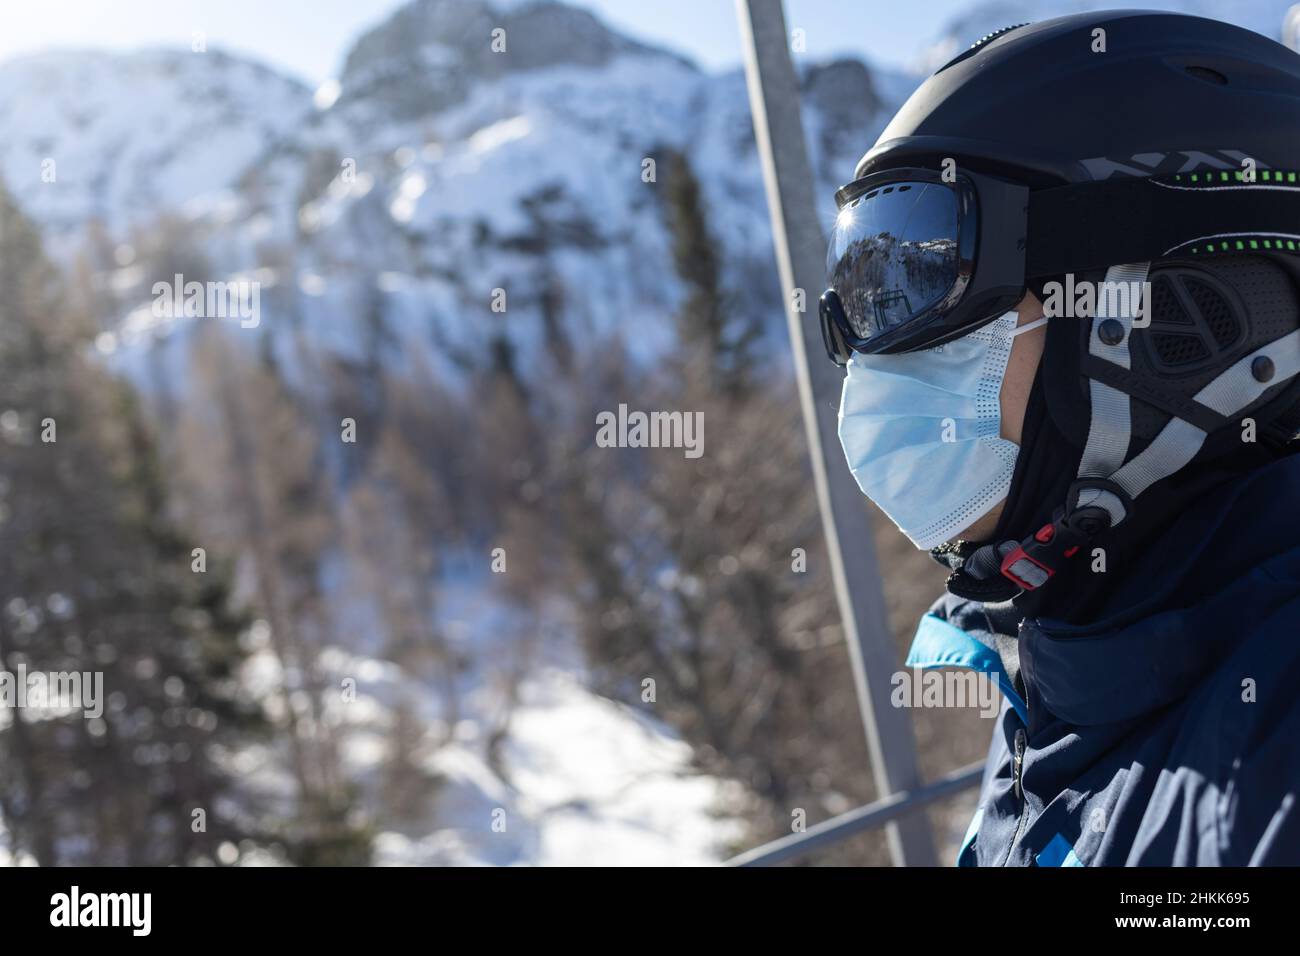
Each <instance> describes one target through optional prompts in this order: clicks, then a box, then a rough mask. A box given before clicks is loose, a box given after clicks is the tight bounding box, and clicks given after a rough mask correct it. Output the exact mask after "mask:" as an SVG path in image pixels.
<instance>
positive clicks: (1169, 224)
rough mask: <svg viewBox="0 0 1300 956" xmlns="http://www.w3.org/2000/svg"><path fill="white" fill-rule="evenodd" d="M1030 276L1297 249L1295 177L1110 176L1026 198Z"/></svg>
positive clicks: (1299, 182)
mask: <svg viewBox="0 0 1300 956" xmlns="http://www.w3.org/2000/svg"><path fill="white" fill-rule="evenodd" d="M1026 231H1027V239H1026V245H1025V274H1026V276H1029V277H1031V278H1039V277H1042V276H1055V275H1063V274H1065V273H1080V272H1087V271H1090V270H1097V269H1104V268H1106V267H1108V266H1109V265H1111V264H1113V263H1116V262H1148V261H1151V260H1153V259H1160V258H1165V257H1168V256H1171V255H1210V254H1214V253H1220V252H1259V251H1277V252H1300V176H1298V175H1297V174H1296V173H1292V172H1284V171H1276V170H1257V171H1256V172H1255V181H1254V182H1246V181H1245V179H1244V174H1242V173H1239V172H1236V173H1230V172H1227V171H1214V172H1207V173H1180V174H1178V175H1175V176H1164V177H1154V178H1149V179H1147V178H1123V179H1106V180H1102V181H1100V182H1091V183H1078V184H1075V185H1071V186H1056V187H1053V188H1050V189H1042V190H1037V191H1034V192H1031V193H1030V194H1029V208H1028V222H1027V228H1026Z"/></svg>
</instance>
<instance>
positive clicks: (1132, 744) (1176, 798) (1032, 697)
mask: <svg viewBox="0 0 1300 956" xmlns="http://www.w3.org/2000/svg"><path fill="white" fill-rule="evenodd" d="M994 619H995V615H993V614H992V613H991V609H990V608H989V607H987V606H985V605H983V604H978V603H975V602H970V601H964V600H962V599H960V598H956V597H953V596H951V595H948V596H945V597H944V598H943V599H942V600H940V601H939V602H938V603H937V604H936V605H935V606H934V607H933V608H932V609H931V611H930V613H929V614H927V615H926V616H925V618H923V619H922V622H921V626H920V628H919V630H918V632H917V635H916V639H915V641H914V643H913V646H912V650H911V653H910V654H909V656H908V664H909V665H910V666H912V667H943V666H959V667H969V668H974V669H977V670H980V671H983V672H986V673H987V674H989V675H990V676H995V677H997V679H998V681H999V685H1000V686H1001V688H1002V692H1003V698H1004V701H1003V706H1002V710H1001V713H1000V715H999V716H998V717H997V719H996V729H995V731H994V733H993V743H992V746H991V748H990V751H989V756H988V764H987V766H986V768H985V772H984V780H983V784H982V786H981V790H980V796H979V804H978V809H977V810H976V812H975V816H974V819H973V820H972V821H971V825H970V829H969V831H968V832H967V836H966V840H965V842H964V844H963V846H962V849H961V851H960V854H959V857H958V864H959V865H978V866H1123V865H1127V866H1137V865H1174V866H1245V865H1300V807H1298V806H1297V799H1298V798H1300V456H1291V457H1288V458H1284V459H1281V460H1279V461H1277V462H1276V463H1274V464H1270V465H1269V466H1267V467H1265V468H1262V469H1260V470H1258V471H1256V472H1253V473H1252V474H1251V475H1249V476H1248V477H1246V478H1244V479H1242V480H1241V481H1238V482H1235V483H1233V484H1232V485H1230V486H1228V487H1225V488H1223V489H1221V490H1220V491H1218V492H1215V493H1214V494H1212V495H1210V496H1209V497H1208V498H1206V499H1203V500H1198V501H1197V502H1196V503H1195V505H1193V506H1192V507H1190V508H1189V509H1188V510H1187V511H1186V512H1185V513H1183V514H1182V515H1180V516H1179V517H1178V518H1177V519H1176V520H1175V522H1174V523H1173V524H1172V525H1171V526H1170V527H1169V529H1168V531H1167V532H1166V533H1165V534H1164V535H1163V536H1161V537H1160V539H1159V540H1158V541H1156V542H1155V543H1154V544H1153V545H1152V546H1151V548H1150V550H1149V552H1148V553H1147V556H1146V558H1145V559H1144V560H1143V561H1142V562H1141V573H1140V574H1138V575H1131V576H1129V577H1128V578H1127V579H1126V580H1124V581H1122V582H1116V585H1115V587H1114V588H1113V589H1112V590H1111V595H1110V597H1109V598H1108V599H1107V601H1106V604H1105V608H1104V611H1103V613H1101V614H1099V615H1097V616H1096V618H1095V620H1094V621H1093V622H1092V623H1089V624H1086V625H1082V626H1080V625H1077V624H1075V625H1067V624H1064V623H1062V622H1058V621H1053V620H1051V619H1050V618H1046V617H1040V618H1024V619H1023V620H1021V621H1020V624H1019V634H1018V640H1017V641H1016V645H1017V647H1018V654H1019V660H1018V666H1019V673H1020V680H1019V681H1017V682H1016V684H1015V686H1013V684H1012V682H1011V681H1010V680H1009V679H1008V677H1007V670H1008V668H1007V667H1005V666H1004V663H1003V658H1002V657H1001V656H1000V655H999V654H998V653H997V651H996V650H995V646H996V644H997V641H996V640H995V639H994V638H993V637H992V634H993V632H994V630H995V629H994V627H993V624H992V622H993V620H994ZM1004 643H1005V642H1004ZM1017 687H1019V688H1020V689H1022V690H1023V694H1022V693H1017Z"/></svg>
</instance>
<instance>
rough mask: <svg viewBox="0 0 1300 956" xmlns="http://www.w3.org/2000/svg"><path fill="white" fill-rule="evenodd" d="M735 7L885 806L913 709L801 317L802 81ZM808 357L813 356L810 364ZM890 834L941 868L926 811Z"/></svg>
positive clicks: (813, 247) (910, 781) (804, 219)
mask: <svg viewBox="0 0 1300 956" xmlns="http://www.w3.org/2000/svg"><path fill="white" fill-rule="evenodd" d="M736 10H737V14H738V16H739V20H740V33H741V41H742V46H743V48H744V54H745V76H746V80H747V82H748V86H749V102H750V111H751V112H752V114H753V120H754V135H755V139H756V140H757V143H758V151H759V155H760V157H761V159H762V164H763V179H764V181H765V183H766V185H767V202H768V208H769V210H770V212H771V216H772V238H773V242H774V244H775V246H776V259H777V265H778V267H779V270H780V274H781V285H782V287H783V290H784V292H785V302H786V315H787V318H788V320H789V329H790V344H791V347H792V351H793V356H794V369H795V376H796V380H797V383H798V389H799V400H800V404H801V405H802V407H803V420H804V429H805V431H806V433H807V437H808V450H809V453H810V455H811V458H812V473H813V481H814V484H815V486H816V490H817V501H818V504H819V505H820V507H821V514H822V527H823V530H824V531H825V535H826V552H827V557H828V559H829V561H830V569H831V576H832V578H833V580H834V585H835V596H836V601H837V603H838V605H839V610H840V617H841V620H842V621H843V625H844V637H845V642H846V643H847V645H848V650H849V659H850V661H851V663H852V667H853V678H854V683H855V685H856V689H857V694H858V702H859V705H860V706H861V709H862V722H863V725H864V727H865V729H866V734H867V746H868V750H869V752H870V755H871V766H872V772H873V774H874V776H875V782H876V789H877V791H878V799H885V798H888V797H889V796H890V795H891V794H894V793H896V792H898V791H904V790H915V789H918V788H919V787H920V785H921V779H920V772H919V770H918V768H917V762H916V742H915V738H914V736H913V734H912V725H911V720H910V718H909V716H908V714H907V712H906V711H904V710H901V709H898V708H894V707H891V706H890V703H889V694H890V680H889V679H890V675H891V674H892V673H893V672H894V671H895V670H896V669H897V666H898V665H897V661H896V654H895V650H894V647H893V641H892V640H891V639H890V635H889V629H888V626H887V624H886V621H885V613H884V607H885V605H884V597H883V595H882V593H881V584H880V571H879V567H878V565H877V562H876V552H875V543H874V539H873V538H872V532H871V523H870V517H869V515H868V513H867V510H866V508H865V506H864V503H863V501H862V498H861V492H859V490H858V487H857V484H856V483H855V482H854V480H853V477H852V475H851V474H850V473H849V470H848V468H847V467H846V466H845V464H844V460H843V458H842V457H841V455H840V449H839V439H838V435H837V423H836V409H837V408H838V406H839V392H840V375H839V373H838V371H837V370H836V368H835V366H834V365H832V364H831V363H830V362H828V361H824V360H823V359H822V346H821V342H820V338H819V335H820V333H819V332H817V331H816V330H815V329H814V323H813V322H812V321H810V320H809V317H808V315H806V314H805V312H804V311H801V310H800V308H799V302H800V301H802V302H804V303H810V305H808V306H806V307H807V308H816V305H815V303H816V299H817V296H818V295H819V294H820V292H821V284H822V273H823V264H822V260H823V257H824V254H825V248H826V245H825V239H824V237H823V236H822V232H821V227H820V226H819V225H818V222H817V213H816V207H815V204H814V202H813V185H812V172H811V168H810V166H809V162H808V152H807V148H806V146H805V143H804V133H803V126H802V121H801V119H800V108H799V84H798V80H797V78H796V76H795V69H794V63H793V62H792V60H791V58H790V50H789V47H788V42H789V39H788V34H787V32H786V26H785V14H784V12H783V10H782V8H781V0H736ZM798 290H802V291H803V297H802V300H800V299H797V298H796V293H797V292H798ZM810 355H812V356H814V357H815V361H814V362H813V363H812V364H811V365H810V364H809V356H810ZM850 581H852V582H853V584H852V587H850V585H849V582H850ZM886 833H887V835H888V839H889V847H890V852H891V854H892V856H893V860H894V863H895V864H896V865H900V866H918V865H919V866H927V865H931V866H932V865H934V864H935V862H936V860H935V851H934V842H933V839H932V835H931V832H930V827H929V823H928V820H927V818H926V816H925V815H924V813H923V812H920V811H914V812H911V813H908V814H904V815H902V816H900V817H898V818H897V819H894V820H892V821H891V822H890V823H889V824H888V826H887V828H886Z"/></svg>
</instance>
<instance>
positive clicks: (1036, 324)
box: [1011, 315, 1049, 339]
mask: <svg viewBox="0 0 1300 956" xmlns="http://www.w3.org/2000/svg"><path fill="white" fill-rule="evenodd" d="M1048 318H1049V316H1046V315H1044V316H1042V317H1041V318H1037V319H1034V321H1032V322H1026V323H1025V324H1024V325H1020V326H1017V327H1016V328H1014V329H1012V330H1011V337H1012V338H1013V339H1014V338H1015V337H1016V336H1017V335H1020V334H1021V333H1023V332H1032V331H1033V330H1034V329H1037V328H1040V327H1042V326H1044V325H1046V324H1047V320H1048Z"/></svg>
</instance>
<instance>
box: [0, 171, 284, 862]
mask: <svg viewBox="0 0 1300 956" xmlns="http://www.w3.org/2000/svg"><path fill="white" fill-rule="evenodd" d="M0 289H4V290H5V295H4V296H3V297H0V671H5V672H8V673H9V674H11V675H13V678H14V679H17V678H19V677H20V676H21V673H22V669H24V668H25V670H26V672H27V673H28V674H29V675H30V674H34V673H49V672H69V673H70V672H76V673H80V674H83V675H89V679H88V680H87V682H86V683H87V685H88V686H89V687H91V688H93V687H94V686H95V685H96V679H97V678H96V675H102V695H101V696H100V698H99V700H98V702H97V703H98V704H99V705H102V713H98V714H94V713H93V712H94V710H95V709H96V707H94V706H92V708H91V711H92V716H89V717H87V716H85V714H84V713H83V709H82V708H81V707H79V706H78V707H72V708H52V707H33V706H29V707H27V708H23V709H11V710H8V711H7V712H4V713H3V714H0V768H2V769H0V814H2V815H3V817H4V822H5V826H6V828H7V829H8V831H9V834H10V844H11V846H10V849H11V851H16V852H18V853H21V854H27V855H30V856H31V857H32V858H34V859H35V860H36V862H39V863H41V864H46V865H49V864H116V865H133V864H153V865H162V864H173V863H189V862H196V861H199V860H201V859H208V860H220V861H224V862H232V861H233V859H234V858H235V853H236V852H237V847H238V846H239V844H240V843H241V842H242V841H244V840H246V839H248V838H250V837H252V836H255V835H256V834H257V832H258V829H259V825H260V824H259V820H258V808H257V807H256V806H255V805H254V804H252V803H251V802H250V801H248V800H247V799H246V798H245V797H243V796H242V795H241V793H240V791H239V789H238V788H237V787H236V786H235V778H234V776H233V774H232V773H231V771H230V770H229V769H228V765H227V763H226V760H225V758H226V757H227V756H228V755H229V754H230V753H231V752H232V751H233V750H234V749H236V748H238V747H239V746H240V745H242V744H244V743H246V742H248V741H250V740H252V739H254V738H253V735H254V734H255V733H256V732H257V731H258V729H259V728H260V727H261V719H260V711H259V709H258V707H257V706H256V704H255V703H254V702H252V701H250V700H248V699H247V698H246V696H245V695H243V694H241V691H240V686H239V683H238V679H237V675H238V669H239V667H240V664H241V662H242V660H243V651H242V650H241V647H240V643H239V633H240V629H241V627H242V626H243V623H244V622H243V620H242V619H241V618H240V617H239V616H238V615H237V614H235V613H234V612H232V610H231V603H230V600H229V594H228V589H227V583H226V578H225V576H224V575H223V573H222V570H221V569H220V568H218V567H215V566H213V565H208V566H207V567H206V569H205V570H202V571H199V570H196V567H199V565H196V563H195V561H196V558H195V556H194V552H193V548H194V546H195V545H196V543H195V542H191V541H188V540H186V539H185V537H184V536H183V534H181V532H180V531H179V530H178V529H177V528H176V527H175V526H174V524H173V523H172V521H171V520H170V518H169V515H168V509H167V504H166V501H165V498H164V493H163V483H162V480H161V476H160V474H159V472H158V466H157V461H156V458H155V456H154V453H153V443H152V440H151V438H150V435H149V434H148V431H147V430H146V428H145V426H144V423H143V421H142V419H141V416H140V414H139V411H138V409H137V407H136V404H135V401H134V399H133V397H132V395H131V393H130V392H129V391H128V390H127V388H126V387H125V386H124V385H123V384H122V383H121V382H119V381H117V380H115V379H113V378H111V377H110V376H108V375H107V374H106V373H105V372H103V371H102V370H101V369H99V368H98V367H96V366H95V365H94V364H93V363H92V362H91V361H89V360H88V358H87V353H88V338H89V336H90V335H91V333H92V331H93V327H92V324H91V323H90V322H89V321H86V320H85V317H84V316H83V315H81V314H79V313H78V312H77V311H76V310H75V309H72V308H70V307H69V306H68V303H69V302H70V301H71V300H72V299H73V297H72V296H70V295H69V294H68V290H67V289H66V288H65V287H64V283H63V282H62V281H61V279H60V277H59V275H58V273H57V272H56V271H55V270H54V269H53V267H52V266H51V264H50V263H49V261H48V260H47V259H46V258H45V256H44V254H43V252H42V249H41V242H40V237H39V234H38V233H37V231H36V229H35V227H34V226H33V225H32V224H31V223H30V222H29V221H28V220H27V219H26V218H25V217H24V216H23V215H22V213H21V212H20V211H19V210H18V208H17V207H16V205H15V204H14V202H13V200H12V198H11V197H10V195H9V194H8V193H7V192H6V191H4V190H3V189H2V188H0ZM223 844H230V846H223ZM232 848H235V852H232Z"/></svg>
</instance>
